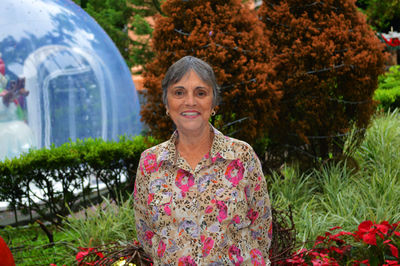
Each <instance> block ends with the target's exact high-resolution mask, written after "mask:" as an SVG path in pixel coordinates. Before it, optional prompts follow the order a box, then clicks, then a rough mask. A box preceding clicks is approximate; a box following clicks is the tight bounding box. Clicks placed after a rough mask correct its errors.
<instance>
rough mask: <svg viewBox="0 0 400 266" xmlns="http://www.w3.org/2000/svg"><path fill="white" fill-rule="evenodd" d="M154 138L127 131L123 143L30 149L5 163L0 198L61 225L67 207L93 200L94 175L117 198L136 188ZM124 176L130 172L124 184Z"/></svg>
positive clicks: (78, 143)
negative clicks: (143, 157) (144, 154)
mask: <svg viewBox="0 0 400 266" xmlns="http://www.w3.org/2000/svg"><path fill="white" fill-rule="evenodd" d="M155 143H156V141H155V140H154V139H152V138H146V137H143V136H137V137H134V138H129V137H126V136H122V137H120V139H119V141H118V142H116V141H107V142H106V141H104V140H101V139H86V140H77V141H76V142H70V143H65V144H63V145H61V146H59V147H54V146H52V147H51V148H49V149H46V148H43V149H40V150H31V151H30V152H29V153H26V154H23V155H22V156H21V157H19V158H14V159H12V160H5V161H4V162H0V200H2V201H7V202H9V203H10V207H11V208H12V209H14V210H15V209H21V208H22V209H23V210H25V211H27V212H30V213H32V212H33V211H34V212H36V213H38V214H39V215H40V217H41V219H42V220H46V221H51V222H52V223H57V224H59V223H61V221H62V220H61V218H60V215H61V216H62V215H66V214H68V212H69V211H68V208H70V209H76V208H77V206H78V203H79V206H81V205H82V204H83V205H89V196H90V195H91V192H92V191H91V188H90V186H89V183H88V182H87V181H89V178H90V177H95V178H96V179H97V181H98V180H101V181H102V182H103V183H104V184H105V185H106V187H107V190H108V193H109V194H110V195H111V197H112V198H113V199H117V195H119V194H118V192H119V191H121V190H125V191H133V183H134V179H135V174H136V169H137V165H138V163H139V159H140V154H141V153H142V151H143V150H145V149H146V148H147V147H150V146H153V145H154V144H155ZM122 176H125V177H126V181H127V182H126V183H124V184H123V183H122V180H121V177H122ZM35 188H36V190H35ZM37 189H39V190H40V193H37ZM92 196H93V195H92ZM97 196H98V198H99V196H100V195H99V193H98V195H97ZM81 199H82V201H81V202H79V201H80V200H81ZM39 202H40V204H39ZM17 218H18V217H17V216H16V222H17V223H18V220H17Z"/></svg>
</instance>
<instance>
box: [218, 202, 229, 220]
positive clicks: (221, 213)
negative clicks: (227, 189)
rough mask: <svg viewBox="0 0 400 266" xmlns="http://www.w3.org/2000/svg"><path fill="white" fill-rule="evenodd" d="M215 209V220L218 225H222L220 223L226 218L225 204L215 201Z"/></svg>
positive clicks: (226, 208) (226, 209)
mask: <svg viewBox="0 0 400 266" xmlns="http://www.w3.org/2000/svg"><path fill="white" fill-rule="evenodd" d="M217 208H218V210H219V213H218V217H217V219H218V221H219V222H220V223H222V221H223V220H225V219H226V217H228V207H227V206H226V204H225V202H223V201H220V200H217Z"/></svg>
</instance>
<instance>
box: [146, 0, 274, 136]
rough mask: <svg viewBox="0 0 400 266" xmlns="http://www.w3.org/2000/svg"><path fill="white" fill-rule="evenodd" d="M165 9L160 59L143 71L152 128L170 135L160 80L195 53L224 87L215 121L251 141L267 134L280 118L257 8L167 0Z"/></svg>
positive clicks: (157, 43) (233, 0)
mask: <svg viewBox="0 0 400 266" xmlns="http://www.w3.org/2000/svg"><path fill="white" fill-rule="evenodd" d="M162 10H163V13H164V14H165V16H164V17H161V16H160V17H158V19H157V20H156V25H155V29H154V32H153V40H152V43H153V47H154V52H155V54H156V56H155V60H154V61H153V62H151V63H149V64H148V65H147V71H146V72H145V73H144V87H145V88H146V89H147V90H146V91H145V97H146V98H147V104H146V105H145V106H144V107H143V109H142V112H141V114H142V119H143V121H144V122H146V123H147V124H148V126H149V127H150V130H151V133H152V134H153V135H155V136H157V137H159V138H161V139H166V138H168V137H169V136H170V134H171V132H172V130H173V125H172V122H171V121H170V119H169V118H168V117H167V116H166V115H165V107H164V105H163V104H162V90H161V81H162V79H163V77H164V75H165V72H166V71H167V69H168V67H169V66H170V65H171V64H172V63H174V62H176V61H177V60H178V59H180V58H182V57H183V56H186V55H193V56H196V57H198V58H201V59H203V60H204V61H206V62H208V63H209V64H210V65H211V66H212V67H213V69H214V71H215V74H216V77H217V80H218V82H219V85H220V86H221V98H222V102H221V104H220V105H219V108H218V109H217V115H216V116H215V117H212V119H211V120H212V121H211V122H212V123H213V124H214V126H216V127H217V128H219V129H220V130H222V131H223V132H224V133H226V134H229V135H231V136H233V137H236V138H239V139H243V140H246V141H248V142H250V143H254V142H255V141H256V140H257V139H259V138H262V137H264V136H265V135H266V134H267V133H268V129H269V128H270V127H271V126H272V124H273V121H274V119H275V111H276V102H277V100H276V99H277V96H276V93H275V90H274V87H273V86H272V85H271V83H270V81H269V80H270V79H271V77H272V75H273V72H272V71H271V69H272V68H271V66H270V65H269V64H267V63H266V60H268V58H270V57H271V55H270V51H271V48H270V47H269V45H268V42H267V41H266V40H265V39H264V37H263V33H262V28H261V24H260V21H259V20H258V19H257V17H256V15H255V13H253V11H251V10H250V9H249V8H248V6H246V5H243V4H242V3H241V1H240V0H212V1H205V0H191V1H182V0H168V1H166V2H165V4H164V5H163V6H162Z"/></svg>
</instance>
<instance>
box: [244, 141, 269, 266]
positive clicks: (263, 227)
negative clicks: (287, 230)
mask: <svg viewBox="0 0 400 266" xmlns="http://www.w3.org/2000/svg"><path fill="white" fill-rule="evenodd" d="M248 156H249V157H250V158H249V163H248V168H247V171H248V184H247V186H246V188H245V194H246V197H247V202H248V205H249V207H248V213H247V217H248V218H249V219H250V221H251V225H250V231H251V236H252V237H253V238H254V239H257V240H258V243H259V247H260V249H261V250H260V251H261V253H262V254H263V256H264V259H265V260H266V261H269V247H270V245H271V240H272V216H271V203H270V200H269V196H268V190H267V182H266V180H265V177H264V174H263V172H262V167H261V163H260V160H259V159H258V157H257V155H256V153H255V152H254V151H253V149H252V148H250V151H249V154H248Z"/></svg>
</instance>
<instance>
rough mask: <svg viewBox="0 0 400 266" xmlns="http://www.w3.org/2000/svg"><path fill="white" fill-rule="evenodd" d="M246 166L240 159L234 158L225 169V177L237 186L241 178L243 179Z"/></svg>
mask: <svg viewBox="0 0 400 266" xmlns="http://www.w3.org/2000/svg"><path fill="white" fill-rule="evenodd" d="M243 173H244V167H243V164H242V162H241V161H240V160H239V159H236V160H233V161H232V162H231V163H230V164H229V165H228V167H227V168H226V171H225V178H226V179H228V180H229V182H231V183H232V185H233V186H234V187H236V186H237V185H238V184H239V182H240V180H242V179H243Z"/></svg>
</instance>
